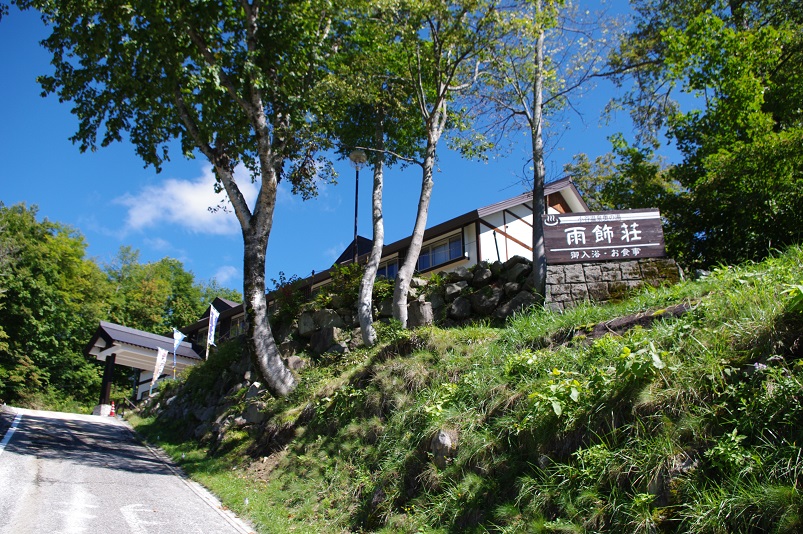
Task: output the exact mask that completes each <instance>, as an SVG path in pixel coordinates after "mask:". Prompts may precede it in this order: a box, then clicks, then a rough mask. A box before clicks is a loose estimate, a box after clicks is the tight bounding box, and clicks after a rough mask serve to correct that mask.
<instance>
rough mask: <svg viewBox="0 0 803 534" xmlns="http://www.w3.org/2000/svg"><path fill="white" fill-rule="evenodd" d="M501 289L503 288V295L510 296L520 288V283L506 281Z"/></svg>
mask: <svg viewBox="0 0 803 534" xmlns="http://www.w3.org/2000/svg"><path fill="white" fill-rule="evenodd" d="M502 289H504V290H505V296H506V297H510V296H511V295H515V294H516V293H518V292H519V291H520V290H521V284H517V283H516V282H508V283H506V284H505V285H504V286H502Z"/></svg>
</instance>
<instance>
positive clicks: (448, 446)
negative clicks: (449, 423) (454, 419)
mask: <svg viewBox="0 0 803 534" xmlns="http://www.w3.org/2000/svg"><path fill="white" fill-rule="evenodd" d="M429 452H430V453H431V454H432V463H434V464H435V465H436V466H437V467H438V468H439V469H443V468H444V467H446V464H447V463H449V461H451V460H452V459H453V458H454V457H455V456H457V432H455V431H453V430H439V431H438V433H437V434H435V435H434V436H433V437H432V439H431V440H430V442H429Z"/></svg>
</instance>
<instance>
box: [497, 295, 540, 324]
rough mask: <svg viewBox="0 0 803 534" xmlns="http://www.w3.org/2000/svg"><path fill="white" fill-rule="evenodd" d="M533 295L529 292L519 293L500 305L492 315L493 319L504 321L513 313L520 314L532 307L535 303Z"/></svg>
mask: <svg viewBox="0 0 803 534" xmlns="http://www.w3.org/2000/svg"><path fill="white" fill-rule="evenodd" d="M536 302H537V301H536V298H535V295H533V294H532V293H530V292H529V291H520V292H519V293H517V294H516V296H515V297H513V298H512V299H510V301H508V302H506V303H504V304H502V305H501V306H499V307H498V308H496V310H495V311H494V313H493V317H494V318H495V319H499V320H505V319H507V318H508V317H510V316H511V315H513V314H514V313H517V312H520V311H522V310H525V309H527V308H529V307H530V306H533V305H534V304H535V303H536Z"/></svg>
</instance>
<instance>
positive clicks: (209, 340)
mask: <svg viewBox="0 0 803 534" xmlns="http://www.w3.org/2000/svg"><path fill="white" fill-rule="evenodd" d="M218 317H220V312H219V311H217V310H216V309H215V307H214V306H212V305H211V304H210V305H209V332H208V333H207V334H206V344H207V346H208V345H215V328H216V327H217V318H218ZM215 346H217V345H215Z"/></svg>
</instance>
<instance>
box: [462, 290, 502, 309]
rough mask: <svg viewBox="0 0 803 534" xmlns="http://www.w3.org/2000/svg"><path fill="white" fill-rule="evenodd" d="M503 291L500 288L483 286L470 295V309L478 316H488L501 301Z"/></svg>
mask: <svg viewBox="0 0 803 534" xmlns="http://www.w3.org/2000/svg"><path fill="white" fill-rule="evenodd" d="M504 293H505V292H504V290H503V289H502V288H501V287H491V286H485V287H483V288H482V289H480V290H479V291H477V292H475V293H472V295H471V297H469V299H470V300H471V309H472V310H474V312H475V313H477V314H479V315H490V314H491V312H493V311H494V309H495V308H496V307H497V306H498V305H499V301H500V300H502V295H504Z"/></svg>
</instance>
